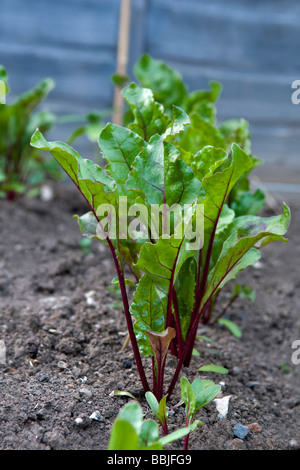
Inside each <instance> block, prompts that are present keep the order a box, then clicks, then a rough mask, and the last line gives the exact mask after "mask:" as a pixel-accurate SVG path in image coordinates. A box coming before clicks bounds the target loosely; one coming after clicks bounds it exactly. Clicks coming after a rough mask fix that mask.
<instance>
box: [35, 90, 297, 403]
mask: <svg viewBox="0 0 300 470" xmlns="http://www.w3.org/2000/svg"><path fill="white" fill-rule="evenodd" d="M122 93H123V97H124V99H125V100H126V102H127V104H128V107H129V109H130V113H131V120H130V122H128V124H127V126H124V127H122V126H117V125H114V124H111V123H108V124H107V125H106V126H105V128H104V129H103V130H102V131H101V133H100V136H99V145H100V149H101V152H102V155H103V158H104V161H105V167H104V168H102V166H98V165H97V164H96V163H95V162H93V161H91V160H86V159H83V158H82V157H81V156H80V155H79V154H78V153H77V152H76V151H75V150H74V149H73V148H71V147H70V146H68V145H66V144H64V143H61V142H47V140H46V139H45V138H44V136H43V135H42V133H41V132H40V131H39V130H37V131H36V132H35V133H34V135H33V136H32V140H31V144H32V146H33V147H35V148H37V149H39V150H47V151H49V152H51V153H52V155H53V156H54V157H55V159H56V160H57V161H58V163H59V164H60V165H61V166H62V168H63V169H64V170H65V171H66V172H67V174H68V175H69V176H70V178H71V179H72V181H73V182H74V184H75V185H76V186H77V188H78V190H79V191H80V192H81V194H82V196H83V197H84V199H85V200H86V202H87V204H88V206H89V207H90V211H89V212H88V213H86V214H84V215H83V216H80V217H77V219H78V222H79V226H80V229H81V231H82V233H83V235H84V236H90V237H94V238H98V239H99V240H100V241H101V242H103V243H105V244H106V246H107V247H108V248H109V249H110V251H111V254H112V257H113V260H114V264H115V268H116V273H117V278H118V281H117V282H118V284H119V287H120V292H121V297H122V303H123V307H124V312H125V318H126V323H127V328H128V333H129V337H130V340H131V345H132V348H133V352H134V355H135V360H136V364H137V367H138V371H139V375H140V379H141V382H142V384H143V387H144V390H145V392H148V391H150V390H151V389H152V392H153V393H154V395H155V397H156V399H157V400H158V401H160V400H161V399H162V397H163V396H164V394H165V393H164V387H165V384H164V370H165V364H166V359H167V354H168V351H170V352H171V353H172V354H173V355H174V356H175V357H177V359H178V362H177V367H176V369H175V371H174V375H173V378H172V380H171V382H170V384H169V385H168V388H167V393H166V394H167V395H168V398H169V397H170V395H171V394H172V392H173V390H174V387H175V385H176V383H177V380H178V378H179V375H180V372H181V370H182V367H183V366H184V365H185V366H189V364H190V360H191V356H192V352H193V348H194V344H195V340H196V335H197V328H198V324H199V322H200V321H201V319H203V317H204V316H205V315H206V312H207V308H208V306H209V304H210V302H212V301H213V300H214V299H215V298H216V296H217V295H218V293H219V291H220V289H222V288H223V287H224V286H225V285H226V284H227V283H228V282H229V281H231V280H233V279H235V278H236V277H237V275H238V273H239V271H241V270H243V269H244V268H246V267H248V266H252V265H253V264H255V263H256V262H257V261H258V260H259V259H260V256H261V249H262V248H263V247H264V246H265V245H267V244H268V243H270V242H273V241H286V239H285V238H284V237H283V235H284V234H285V233H286V231H287V229H288V225H289V221H290V210H289V208H288V207H287V206H286V205H285V204H284V206H283V213H282V214H281V215H279V216H274V217H269V218H268V217H259V216H256V215H253V214H251V213H250V214H246V215H241V214H240V213H238V214H237V215H236V213H235V211H234V210H233V209H232V208H231V207H230V203H232V201H233V198H232V194H233V192H234V191H237V187H239V186H240V184H241V181H243V180H245V179H246V178H247V176H248V174H249V172H250V171H251V169H252V168H253V164H254V165H255V162H254V160H253V157H252V156H251V154H250V155H248V153H247V152H246V151H245V150H244V149H243V148H242V147H241V146H240V145H238V144H236V143H232V144H230V145H229V149H227V146H226V149H225V148H222V147H220V146H219V143H220V142H219V140H218V141H216V142H215V144H216V145H212V144H209V145H205V146H203V147H201V148H200V150H198V149H197V148H196V147H195V149H192V148H191V147H190V148H189V150H187V147H185V148H183V142H186V141H187V140H189V138H190V137H189V135H190V136H191V135H194V134H195V135H196V137H197V136H199V135H201V132H200V130H199V129H198V128H195V126H194V125H193V119H192V118H190V117H189V116H188V114H187V113H186V112H185V111H184V110H183V109H182V108H180V107H178V106H175V105H173V107H172V108H171V111H170V109H169V108H167V109H165V107H164V106H163V105H162V103H160V102H158V101H156V100H155V97H154V94H153V92H152V90H151V89H149V88H145V87H141V86H138V85H137V84H136V83H130V84H129V85H127V86H126V87H125V88H124V89H123V92H122ZM189 96H190V95H189ZM190 101H192V100H191V98H190ZM193 102H195V100H193ZM199 106H200V104H199ZM200 108H201V109H203V106H200ZM204 109H206V110H207V109H210V110H211V107H208V108H207V107H205V106H204ZM210 112H211V111H210ZM192 115H193V113H192V112H191V116H192ZM197 116H198V115H197ZM198 117H199V116H198ZM198 117H197V119H198ZM206 124H207V122H206V121H205V125H206ZM190 129H191V130H190ZM193 142H195V140H194V138H193ZM193 145H195V144H193ZM124 197H126V204H127V208H128V211H129V212H130V211H131V214H132V215H133V214H135V216H136V217H133V219H134V220H133V221H132V217H128V212H127V213H126V214H124V210H123V206H122V201H123V199H122V198H124ZM137 203H139V204H142V205H143V207H145V208H146V213H145V212H144V213H143V214H139V215H137V213H138V212H139V211H138V210H137V211H136V208H137ZM154 205H158V206H159V208H160V209H159V210H158V212H157V214H156V215H157V216H158V219H157V227H156V228H157V233H158V238H157V239H156V238H155V239H153V237H152V234H151V233H150V232H149V231H145V230H143V229H141V230H140V229H139V228H138V225H140V226H144V227H145V226H146V227H150V226H151V224H150V222H151V220H150V219H151V216H152V213H151V211H152V208H153V207H154ZM174 205H176V207H177V208H179V210H180V211H181V214H182V220H183V221H184V220H185V213H184V209H185V207H186V206H188V207H189V209H190V211H189V215H190V219H189V224H190V227H192V228H193V229H195V228H196V225H197V223H196V222H197V214H198V212H197V211H198V209H199V207H200V209H201V211H202V212H203V214H204V225H203V236H202V239H201V244H200V245H199V246H198V247H196V248H192V247H191V244H190V241H189V239H188V237H187V236H186V235H187V234H186V232H185V231H184V230H182V231H181V237H179V238H178V237H176V236H175V233H176V234H177V231H178V226H175V225H174V223H173V225H172V224H171V233H169V234H168V236H166V233H165V231H164V228H163V227H164V221H165V218H166V217H167V216H168V209H167V207H169V208H170V207H172V206H174ZM103 207H105V208H107V209H106V212H108V216H107V214H106V216H104V214H101V215H99V209H101V208H103ZM138 207H139V206H138ZM113 213H115V214H116V215H117V221H120V218H121V219H122V218H124V216H125V228H126V232H127V231H131V234H132V235H133V236H128V233H127V235H126V234H125V236H123V235H124V234H122V236H120V233H119V231H118V230H117V231H116V237H111V231H110V229H111V226H110V222H109V220H110V216H111V215H112V214H113ZM103 216H104V217H103ZM136 220H138V222H139V224H138V225H136V224H134V227H132V222H135V221H136ZM97 225H98V227H99V226H100V227H101V229H102V231H103V229H104V228H106V232H107V233H106V238H104V239H101V237H100V236H99V233H98V232H97V230H96V227H97ZM127 268H128V269H127ZM128 273H130V274H131V278H130V279H129V278H128ZM129 277H130V276H129ZM132 286H134V289H135V290H134V293H133V298H132V301H131V302H130V301H129V292H128V289H132ZM141 353H142V354H143V355H144V356H145V357H151V358H152V359H151V360H152V386H151V387H150V385H149V382H148V378H147V376H146V373H145V368H144V365H143V362H142V359H141Z"/></svg>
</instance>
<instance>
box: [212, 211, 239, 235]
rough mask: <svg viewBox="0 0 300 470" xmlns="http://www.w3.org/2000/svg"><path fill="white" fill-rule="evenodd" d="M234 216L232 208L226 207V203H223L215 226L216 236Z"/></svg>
mask: <svg viewBox="0 0 300 470" xmlns="http://www.w3.org/2000/svg"><path fill="white" fill-rule="evenodd" d="M234 217H235V213H234V210H233V209H231V208H230V207H228V205H227V204H224V206H223V207H222V211H221V214H220V217H219V220H218V224H217V228H216V235H217V236H218V235H220V233H221V232H223V231H224V230H225V229H226V228H227V227H228V225H230V224H231V222H232V221H233V220H234Z"/></svg>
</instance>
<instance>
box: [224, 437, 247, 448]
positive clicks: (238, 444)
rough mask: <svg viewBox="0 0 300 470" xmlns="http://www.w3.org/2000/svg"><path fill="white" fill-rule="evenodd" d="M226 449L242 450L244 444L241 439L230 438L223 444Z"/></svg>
mask: <svg viewBox="0 0 300 470" xmlns="http://www.w3.org/2000/svg"><path fill="white" fill-rule="evenodd" d="M224 448H225V449H226V450H244V449H245V444H244V442H243V441H242V440H241V439H231V440H230V441H226V442H225V444H224Z"/></svg>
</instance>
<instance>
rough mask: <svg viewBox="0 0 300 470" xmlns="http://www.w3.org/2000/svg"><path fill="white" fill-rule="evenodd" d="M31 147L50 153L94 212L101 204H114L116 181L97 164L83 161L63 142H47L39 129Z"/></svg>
mask: <svg viewBox="0 0 300 470" xmlns="http://www.w3.org/2000/svg"><path fill="white" fill-rule="evenodd" d="M31 145H32V146H33V147H35V148H38V149H40V150H47V151H48V152H50V153H51V154H52V155H53V157H54V158H55V159H56V160H57V162H58V163H59V164H60V165H61V167H62V168H63V169H64V170H65V171H66V173H67V174H68V175H69V177H70V178H71V179H72V181H73V182H74V183H75V185H76V186H77V188H78V189H79V191H80V192H81V193H82V195H83V196H84V198H85V199H86V201H87V203H88V204H89V206H90V207H91V208H92V210H93V212H97V208H98V207H99V206H100V205H101V204H105V203H108V204H114V203H115V196H114V194H113V192H114V191H115V188H116V186H115V181H114V180H113V179H112V178H111V177H110V176H108V175H107V174H106V173H105V172H104V170H102V168H101V167H100V166H98V165H97V164H96V163H94V162H92V161H91V160H88V159H83V158H82V157H81V156H80V155H79V154H78V153H77V152H76V151H75V150H74V149H73V148H72V147H70V146H69V145H67V144H64V143H62V142H47V140H46V139H45V138H44V136H43V135H42V133H41V132H40V131H39V130H38V129H37V130H36V132H35V133H34V134H33V136H32V138H31Z"/></svg>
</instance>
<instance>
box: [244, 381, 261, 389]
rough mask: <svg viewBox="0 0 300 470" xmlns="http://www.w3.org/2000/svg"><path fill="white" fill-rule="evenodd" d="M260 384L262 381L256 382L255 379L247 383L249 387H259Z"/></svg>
mask: <svg viewBox="0 0 300 470" xmlns="http://www.w3.org/2000/svg"><path fill="white" fill-rule="evenodd" d="M259 385H261V383H260V382H256V381H255V380H253V381H250V382H248V383H247V387H249V388H254V387H258V386H259Z"/></svg>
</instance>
